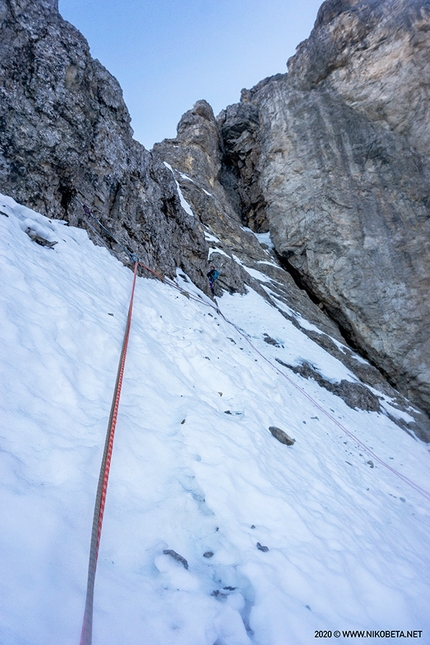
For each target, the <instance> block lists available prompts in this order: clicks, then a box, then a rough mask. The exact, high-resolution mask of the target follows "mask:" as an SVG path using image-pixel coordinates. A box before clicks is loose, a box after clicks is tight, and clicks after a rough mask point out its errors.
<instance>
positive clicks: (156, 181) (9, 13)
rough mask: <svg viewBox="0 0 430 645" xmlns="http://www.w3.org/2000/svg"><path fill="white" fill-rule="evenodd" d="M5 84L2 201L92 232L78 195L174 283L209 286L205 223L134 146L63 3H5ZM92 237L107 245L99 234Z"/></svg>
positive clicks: (110, 83)
mask: <svg viewBox="0 0 430 645" xmlns="http://www.w3.org/2000/svg"><path fill="white" fill-rule="evenodd" d="M0 78H1V86H0V99H1V100H0V134H1V147H0V185H1V189H2V190H3V192H4V193H7V194H10V195H11V196H12V197H14V198H15V199H17V200H18V201H20V202H22V203H25V204H27V205H28V206H30V207H32V208H35V209H38V210H39V211H41V212H42V213H44V214H46V215H48V216H50V217H56V218H60V219H65V220H67V221H69V222H70V223H71V224H74V225H76V224H80V225H83V226H88V221H87V220H83V219H82V217H83V211H82V208H81V206H80V205H79V203H78V202H77V201H76V200H75V199H73V198H74V197H75V196H77V197H78V198H79V200H80V201H81V202H83V203H86V204H88V205H89V206H91V208H93V209H94V212H95V214H96V215H97V216H98V217H100V218H101V219H102V221H103V223H104V224H106V225H108V226H109V228H110V229H113V230H114V231H115V234H116V236H117V237H118V238H119V239H120V240H121V241H122V242H123V243H124V244H125V245H126V246H128V247H129V248H130V249H131V250H132V251H134V252H136V253H137V254H139V256H140V257H141V258H142V259H143V260H144V261H145V262H147V263H148V264H150V265H151V266H153V267H156V268H158V269H159V270H160V271H162V272H166V273H169V274H171V275H172V274H174V272H175V270H176V267H181V266H182V268H183V269H184V270H185V271H186V272H187V273H188V274H189V275H190V276H192V278H193V279H194V280H196V282H197V283H200V284H202V285H203V284H204V276H205V269H206V258H207V245H206V242H205V240H204V236H203V230H202V228H201V226H200V224H199V222H198V221H197V220H196V219H194V218H192V217H190V216H189V215H188V214H187V213H186V212H185V211H184V210H183V209H182V207H181V205H180V200H179V197H178V193H177V189H176V184H175V181H174V179H173V176H172V174H171V172H170V171H169V170H168V169H167V168H166V167H165V166H164V165H163V164H162V163H161V162H160V161H159V160H157V159H154V158H153V156H152V155H151V153H150V152H148V151H147V150H145V148H144V147H143V146H142V145H141V144H139V143H138V142H137V141H135V140H134V139H133V136H132V135H133V132H132V130H131V127H130V116H129V113H128V110H127V108H126V106H125V103H124V101H123V97H122V91H121V88H120V86H119V84H118V82H117V81H116V79H115V78H113V76H112V75H111V74H110V73H109V72H108V71H107V70H106V69H105V68H104V67H103V66H102V65H101V64H100V63H99V61H97V60H94V59H93V58H91V56H90V52H89V47H88V43H87V42H86V40H85V38H84V37H83V36H82V35H81V34H80V33H79V32H78V31H77V30H76V29H75V28H74V27H73V26H72V25H70V24H69V23H67V22H66V21H65V20H63V19H62V18H61V16H60V15H59V13H58V6H57V2H56V1H55V0H37V2H33V1H30V0H1V1H0ZM89 232H90V235H91V236H92V237H93V239H95V240H96V241H99V242H101V240H100V238H99V234H100V230H98V229H97V226H96V230H95V231H94V230H93V229H92V228H91V229H90V230H89ZM103 243H107V241H106V240H104V241H103ZM112 250H113V251H114V252H116V253H117V254H118V255H120V256H121V257H122V259H123V260H126V256H124V254H122V252H121V249H120V248H119V247H117V246H116V245H115V244H113V246H112Z"/></svg>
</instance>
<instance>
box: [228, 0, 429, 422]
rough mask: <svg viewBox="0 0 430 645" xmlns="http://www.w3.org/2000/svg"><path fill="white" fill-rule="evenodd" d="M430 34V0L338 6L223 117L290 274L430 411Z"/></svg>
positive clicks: (231, 155)
mask: <svg viewBox="0 0 430 645" xmlns="http://www.w3.org/2000/svg"><path fill="white" fill-rule="evenodd" d="M429 36H430V3H429V2H428V1H427V0H413V1H411V0H395V1H393V0H378V2H374V1H372V0H328V1H327V2H325V3H324V4H323V5H322V7H321V9H320V12H319V14H318V18H317V21H316V24H315V28H314V30H313V32H312V34H311V35H310V37H309V39H308V40H307V41H305V42H304V43H302V44H301V45H300V46H299V48H298V50H297V53H296V55H295V56H294V57H293V58H292V59H291V60H290V61H289V73H288V74H284V75H277V76H275V77H272V78H270V79H266V80H265V81H263V82H261V83H260V84H259V85H257V86H256V87H255V88H253V89H252V90H250V91H243V93H242V102H241V103H240V104H238V105H236V106H230V107H229V108H227V109H226V110H225V111H224V112H223V113H222V114H221V115H220V119H219V121H220V128H221V131H222V132H223V138H224V140H225V141H226V158H225V160H224V166H225V169H226V173H227V174H228V175H230V179H229V181H228V184H229V185H231V184H232V183H235V182H236V185H237V186H238V187H239V189H240V190H241V192H242V193H245V199H244V200H243V201H242V209H243V212H244V214H245V215H246V212H247V210H248V211H249V204H252V203H254V204H256V205H257V206H258V205H260V212H259V215H258V218H257V220H256V221H255V225H256V226H260V227H263V228H264V229H267V228H268V229H269V230H270V232H271V236H272V240H273V243H274V245H275V249H276V252H277V254H278V256H279V258H280V259H281V260H282V262H283V265H284V266H285V267H286V268H287V269H289V270H290V271H291V272H292V274H293V275H294V276H295V277H296V279H297V280H298V282H299V283H300V284H301V285H302V286H304V287H305V288H306V289H307V290H308V292H309V293H310V294H311V295H312V297H314V298H316V299H318V300H319V301H321V302H323V303H324V306H325V308H326V310H327V311H328V312H329V313H330V315H331V317H332V318H333V319H334V320H336V321H337V322H338V324H339V325H340V328H341V329H342V331H343V333H344V335H345V336H346V337H347V338H348V339H349V341H350V342H351V343H352V344H353V345H354V346H355V347H358V348H360V351H361V352H363V353H364V354H365V355H366V356H367V357H368V358H369V359H370V360H371V361H372V363H373V364H375V365H377V366H378V368H379V369H380V370H381V371H382V372H383V373H385V374H386V375H387V376H388V378H389V379H390V381H391V383H393V384H395V385H396V387H398V388H400V389H401V390H402V391H403V392H404V393H405V394H407V395H408V396H410V397H411V398H412V399H413V400H415V401H416V402H417V403H419V404H420V405H421V406H423V407H424V408H425V409H427V410H430V333H429V332H430V324H429V320H430V298H429V290H430V241H429V233H430V173H429V166H428V154H429V153H428V150H429V146H428V139H429V136H430V123H429V95H428V94H429V87H430V83H429V81H430V62H429V61H430V57H429V52H430V47H429V44H430V43H429ZM252 139H253V140H254V141H255V142H256V144H255V145H251V146H250V145H249V142H250V141H251V140H252ZM250 168H251V171H250V170H249V169H250ZM253 168H255V171H254V170H253ZM256 177H257V186H256V185H255V178H256ZM249 221H250V225H251V226H252V225H253V224H252V222H253V220H252V217H251V218H250V219H249Z"/></svg>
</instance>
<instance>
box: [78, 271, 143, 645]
mask: <svg viewBox="0 0 430 645" xmlns="http://www.w3.org/2000/svg"><path fill="white" fill-rule="evenodd" d="M137 266H138V262H136V263H135V265H134V275H133V286H132V290H131V297H130V304H129V308H128V317H127V323H126V326H125V332H124V340H123V343H122V350H121V357H120V360H119V365H118V372H117V376H116V383H115V389H114V393H113V398H112V406H111V411H110V417H109V423H108V428H107V433H106V441H105V448H104V453H103V459H102V463H101V467H100V475H99V483H98V487H97V494H96V503H95V506H94V517H93V527H92V531H91V546H90V558H89V564H88V580H87V595H86V601H85V613H84V619H83V622H82V633H81V642H80V645H91V642H92V631H93V601H94V584H95V577H96V569H97V559H98V555H99V545H100V536H101V531H102V524H103V513H104V507H105V501H106V491H107V486H108V480H109V470H110V463H111V459H112V450H113V440H114V435H115V426H116V420H117V417H118V407H119V399H120V396H121V387H122V380H123V376H124V367H125V359H126V356H127V347H128V339H129V336H130V327H131V318H132V313H133V300H134V291H135V287H136V276H137Z"/></svg>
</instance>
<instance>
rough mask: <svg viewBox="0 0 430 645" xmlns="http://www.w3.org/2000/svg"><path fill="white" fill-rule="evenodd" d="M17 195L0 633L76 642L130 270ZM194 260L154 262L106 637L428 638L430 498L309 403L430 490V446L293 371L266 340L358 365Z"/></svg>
mask: <svg viewBox="0 0 430 645" xmlns="http://www.w3.org/2000/svg"><path fill="white" fill-rule="evenodd" d="M0 211H1V212H0V226H1V232H0V235H1V274H2V289H1V293H0V302H1V305H0V306H1V327H0V329H1V335H2V352H1V357H0V369H1V381H0V382H1V386H0V387H1V408H2V416H1V418H2V420H1V430H0V515H1V517H0V527H1V530H0V560H1V562H0V572H1V573H0V597H1V600H0V643H1V645H72V644H73V645H77V644H78V643H79V638H80V630H81V624H82V615H83V609H84V602H85V587H86V576H87V566H88V551H89V542H90V532H91V524H92V514H93V507H94V498H95V492H96V487H97V480H98V475H99V467H100V462H101V457H102V452H103V445H104V437H105V433H106V426H107V421H108V417H109V411H110V405H111V397H112V393H113V388H114V383H115V377H116V370H117V364H118V359H119V354H120V349H121V344H122V337H123V333H124V326H125V320H126V315H127V307H128V302H129V297H130V289H131V283H132V273H131V272H130V270H129V269H127V268H125V267H124V266H123V265H122V264H120V263H119V262H118V261H117V260H116V259H115V258H113V257H112V256H111V255H110V254H109V253H108V251H107V250H106V249H104V248H101V247H96V246H94V245H93V244H92V243H91V242H90V241H89V239H88V237H87V234H86V232H85V231H83V230H78V229H75V228H71V227H68V226H66V225H65V224H64V223H61V222H59V221H55V220H52V221H50V220H48V219H46V218H45V217H43V216H41V215H39V214H36V213H34V212H32V211H30V210H29V209H27V208H24V207H22V206H19V205H18V204H16V203H15V202H14V201H13V200H12V199H11V198H8V197H0ZM29 228H30V229H32V230H34V231H35V232H36V233H37V235H39V236H40V237H42V238H45V239H47V240H49V241H50V242H53V241H56V242H57V244H56V245H55V246H54V247H53V248H50V247H47V246H41V245H39V244H37V243H35V242H34V241H32V239H30V237H29V235H28V234H27V233H26V231H27V230H28V229H29ZM177 280H178V282H179V283H180V285H181V287H183V288H186V289H188V290H189V291H190V292H192V293H193V294H194V295H195V297H196V298H197V300H193V299H189V298H186V297H184V296H183V295H181V293H180V292H178V291H176V290H175V289H173V288H172V287H169V286H168V285H167V284H162V283H159V282H157V281H155V280H149V279H145V278H138V280H137V286H136V296H135V305H134V317H133V322H132V329H131V337H130V343H129V350H128V357H127V363H126V368H125V376H124V385H123V392H122V398H121V403H120V408H119V418H118V424H117V430H116V437H115V447H114V453H113V459H112V467H111V473H110V481H109V487H108V494H107V503H106V509H105V518H104V526H103V533H102V538H101V546H100V555H99V564H98V570H97V579H96V588H95V608H94V632H93V643H94V645H120V644H121V645H123V644H124V645H251V644H252V645H308V644H310V643H315V642H316V639H315V631H316V630H331V631H332V632H334V631H335V630H340V631H341V632H342V630H405V631H406V630H422V635H421V639H420V641H419V642H421V643H427V644H428V643H430V612H429V597H430V550H429V548H428V535H429V527H430V502H429V501H428V500H427V499H426V498H425V496H423V495H421V494H420V493H419V491H416V490H414V489H413V488H411V487H410V486H408V485H407V483H405V482H403V481H402V480H401V479H400V478H398V477H397V476H396V474H395V473H393V472H392V471H390V470H389V469H388V468H386V467H384V466H383V465H381V464H380V463H379V462H376V463H373V462H372V460H371V459H370V458H369V455H368V454H367V453H366V451H365V450H363V447H362V445H359V444H358V443H357V442H355V441H354V440H353V439H352V438H351V437H350V436H348V435H347V434H345V433H344V432H342V429H341V428H340V427H339V426H337V425H336V424H335V423H333V420H332V419H330V418H328V417H327V416H325V415H324V414H321V411H320V409H319V408H316V407H315V404H314V403H313V401H315V402H316V403H317V404H318V405H319V406H320V407H323V408H324V409H325V410H327V412H328V413H329V414H331V415H332V417H333V418H334V419H336V420H338V421H339V423H340V424H341V425H342V426H343V427H345V428H347V429H348V431H349V432H350V433H352V434H353V435H354V436H355V437H356V438H357V439H358V440H359V441H360V442H361V444H365V445H366V446H367V447H368V448H369V449H371V450H372V451H373V452H374V453H375V454H376V455H378V457H379V458H380V459H381V460H383V461H384V462H385V463H386V464H388V465H389V466H391V467H392V468H394V469H395V470H397V471H398V472H400V473H401V474H402V475H404V476H406V477H407V478H409V479H410V480H413V481H414V482H416V483H417V484H418V485H419V486H420V487H421V488H423V489H425V490H427V491H430V469H429V461H430V459H429V452H428V446H426V445H425V444H423V443H421V442H420V441H418V440H415V439H414V438H413V437H411V436H409V435H408V434H407V433H405V432H403V431H402V430H401V429H400V428H399V427H397V426H396V425H395V424H393V423H392V422H391V421H390V420H389V419H388V418H387V417H386V416H384V415H379V414H377V413H369V412H363V411H356V410H352V409H350V408H349V407H347V406H346V405H345V404H344V403H343V401H342V400H341V399H339V398H337V397H336V396H334V395H333V394H331V393H329V392H328V391H327V390H324V389H321V388H320V387H319V386H318V385H317V383H316V382H315V381H312V380H310V381H306V380H304V379H302V378H301V377H300V376H298V375H295V374H294V373H292V372H289V373H288V378H289V379H290V380H287V378H284V377H283V375H282V374H280V373H279V372H278V371H276V369H275V368H274V367H272V365H271V364H269V363H268V362H267V361H266V360H264V358H263V356H264V357H266V358H268V359H269V360H270V361H272V362H274V361H275V359H276V358H280V359H281V360H284V362H286V363H289V364H293V363H294V364H297V363H299V362H300V361H303V360H307V361H309V362H311V363H312V364H313V365H315V367H316V369H318V370H319V371H320V372H321V373H323V374H325V375H327V377H328V378H330V379H332V380H336V379H339V380H340V379H342V378H350V379H351V380H353V376H352V375H350V374H349V375H348V373H347V370H346V368H345V367H343V366H342V365H341V364H340V363H338V362H337V361H336V360H335V359H334V358H333V357H331V356H329V355H328V354H326V353H325V352H323V350H322V349H321V348H319V347H318V346H317V345H315V344H314V343H313V342H312V341H311V340H310V339H309V338H307V337H306V336H305V335H304V334H302V333H301V332H300V331H299V330H297V329H296V328H295V327H294V326H293V325H291V324H290V323H289V322H288V321H287V320H286V319H285V318H284V317H283V316H282V315H281V314H280V313H279V312H278V311H277V310H276V309H274V308H272V307H270V306H269V305H268V304H267V303H266V302H265V301H264V300H263V299H262V298H261V297H260V296H258V295H257V294H256V293H255V292H253V291H250V292H249V293H248V294H247V295H245V296H240V295H235V296H230V295H224V296H223V297H222V298H220V299H219V301H218V304H219V307H220V310H221V312H222V314H223V315H224V316H225V317H226V318H227V319H228V320H230V321H232V322H234V324H235V325H236V326H237V328H239V329H240V330H243V334H245V335H241V334H240V333H239V331H238V329H237V328H235V327H234V326H232V325H230V324H229V323H228V322H227V321H226V320H225V319H224V318H223V316H222V315H221V314H219V313H217V311H216V309H214V308H213V307H212V306H211V301H209V300H208V298H207V297H206V296H204V295H203V294H200V296H201V297H199V295H198V294H199V292H198V289H197V288H196V287H194V286H193V285H192V284H191V283H190V282H187V281H186V280H185V279H184V277H181V276H180V275H179V274H178V277H177ZM264 334H268V335H270V337H272V338H274V339H276V341H277V344H276V346H275V345H268V344H267V343H265V342H264V337H265V336H264ZM248 340H250V341H251V343H252V346H251V345H250V344H249V342H248ZM253 347H255V348H256V349H257V350H258V352H261V353H258V352H257V351H255V350H254V348H253ZM262 355H263V356H262ZM274 365H277V366H278V367H280V366H279V364H278V363H276V362H274ZM282 369H284V371H286V372H288V370H286V368H282ZM293 384H295V385H297V386H299V388H302V390H303V392H304V393H305V394H306V395H307V396H305V395H304V394H302V392H301V391H300V390H298V389H297V388H296V387H294V385H293ZM309 397H311V398H309ZM270 426H277V427H279V428H281V429H283V430H284V431H285V432H287V433H288V435H289V436H290V437H292V438H294V439H295V443H294V445H293V446H286V445H284V444H282V443H280V442H279V441H277V439H275V438H274V437H273V436H272V434H271V433H270V432H269V427H270ZM257 545H258V546H257ZM265 547H266V548H265ZM165 551H170V553H165ZM175 554H176V555H175ZM179 556H180V557H179ZM385 640H386V641H390V642H394V640H396V642H398V639H391V638H385ZM412 640H413V639H406V638H401V639H400V642H412ZM415 641H416V639H415ZM335 642H337V643H347V642H355V643H358V642H366V643H373V642H375V643H376V642H380V639H379V638H366V639H362V640H361V639H360V638H355V639H353V640H352V639H351V638H348V637H347V636H343V635H342V633H341V635H340V637H339V638H336V639H335Z"/></svg>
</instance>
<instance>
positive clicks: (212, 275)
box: [206, 265, 219, 295]
mask: <svg viewBox="0 0 430 645" xmlns="http://www.w3.org/2000/svg"><path fill="white" fill-rule="evenodd" d="M206 275H207V277H208V279H209V286H210V289H211V292H212V295H215V289H214V284H215V280H216V279H217V278H219V271H217V270H216V269H215V267H214V266H213V265H212V266H211V270H210V271H209V272H208V273H207V274H206Z"/></svg>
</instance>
